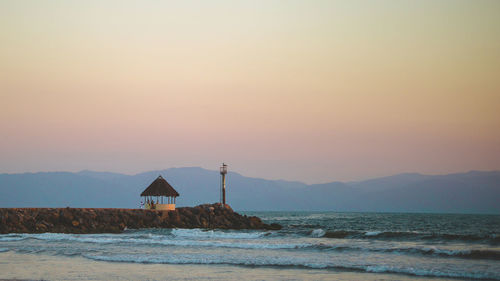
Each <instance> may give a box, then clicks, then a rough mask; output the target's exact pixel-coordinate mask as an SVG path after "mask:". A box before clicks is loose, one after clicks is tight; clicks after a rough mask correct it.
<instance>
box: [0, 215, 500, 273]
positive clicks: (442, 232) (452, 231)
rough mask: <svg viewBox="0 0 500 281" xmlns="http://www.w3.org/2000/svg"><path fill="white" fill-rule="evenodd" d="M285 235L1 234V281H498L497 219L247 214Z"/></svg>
mask: <svg viewBox="0 0 500 281" xmlns="http://www.w3.org/2000/svg"><path fill="white" fill-rule="evenodd" d="M242 213H243V214H246V215H255V216H258V217H260V218H261V219H262V220H263V221H264V222H266V223H279V224H281V225H282V226H283V228H282V229H281V230H276V231H266V230H207V229H127V230H126V231H125V232H123V233H121V234H59V233H42V234H3V235H0V279H12V278H19V279H31V280H40V279H43V280H238V279H240V280H414V279H422V280H428V279H436V280H464V279H465V280H472V279H477V280H500V215H472V214H413V213H412V214H410V213H338V212H242Z"/></svg>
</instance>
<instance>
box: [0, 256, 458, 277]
mask: <svg viewBox="0 0 500 281" xmlns="http://www.w3.org/2000/svg"><path fill="white" fill-rule="evenodd" d="M0 260H3V261H6V262H3V263H0V281H6V280H9V281H10V280H17V281H28V280H29V281H37V280H48V281H58V280H165V279H168V280H186V279H189V280H237V279H241V278H242V277H243V278H244V279H245V280H318V281H323V280H325V281H326V280H339V281H347V280H368V281H375V280H441V281H445V280H457V279H449V278H436V277H425V276H408V275H403V274H395V273H367V272H352V271H332V270H321V269H301V268H273V267H251V266H249V267H244V266H234V265H224V264H217V265H200V264H144V263H127V262H107V261H93V260H89V259H86V258H84V257H57V256H50V255H44V254H27V253H23V254H20V253H16V252H15V251H8V252H3V253H0ZM26 264H30V266H29V267H26Z"/></svg>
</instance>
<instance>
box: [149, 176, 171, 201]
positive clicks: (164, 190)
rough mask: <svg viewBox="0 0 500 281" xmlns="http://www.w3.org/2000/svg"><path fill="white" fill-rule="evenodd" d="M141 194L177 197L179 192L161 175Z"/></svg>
mask: <svg viewBox="0 0 500 281" xmlns="http://www.w3.org/2000/svg"><path fill="white" fill-rule="evenodd" d="M141 196H168V197H177V196H179V193H178V192H177V191H175V189H174V188H173V187H172V186H171V185H170V184H169V183H168V182H167V181H166V180H165V179H164V178H163V177H162V176H158V178H156V179H155V180H154V181H153V182H152V183H151V184H150V185H149V186H148V188H146V189H145V190H144V191H143V192H142V193H141Z"/></svg>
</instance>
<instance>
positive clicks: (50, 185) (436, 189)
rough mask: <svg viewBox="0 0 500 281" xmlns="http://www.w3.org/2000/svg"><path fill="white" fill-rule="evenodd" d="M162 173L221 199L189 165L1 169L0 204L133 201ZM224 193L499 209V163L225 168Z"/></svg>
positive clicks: (339, 203)
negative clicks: (357, 175) (347, 176)
mask: <svg viewBox="0 0 500 281" xmlns="http://www.w3.org/2000/svg"><path fill="white" fill-rule="evenodd" d="M160 174H161V175H163V177H165V178H166V179H167V180H168V182H169V183H170V184H172V186H174V188H175V189H176V190H177V191H178V192H179V193H180V195H181V196H180V197H179V198H178V200H177V203H178V205H179V206H194V205H198V204H202V203H212V202H217V201H219V184H220V176H219V173H218V171H211V170H206V169H202V168H198V167H190V168H172V169H167V170H162V171H151V172H145V173H140V174H137V175H124V174H118V173H106V172H92V171H81V172H78V173H69V172H48V173H24V174H0V207H66V206H71V207H113V208H118V207H120V208H137V207H138V206H139V202H140V197H139V194H140V193H141V192H142V191H143V190H144V189H145V188H146V187H147V186H148V185H149V184H150V183H151V182H152V181H153V180H154V179H155V178H156V177H157V176H158V175H160ZM227 198H228V199H227V200H228V202H229V204H230V205H231V206H232V207H233V208H234V209H236V210H271V211H280V210H306V211H307V210H309V211H348V212H349V211H355V212H364V211H369V212H453V213H495V214H500V203H499V202H500V171H491V172H481V171H471V172H468V173H460V174H449V175H436V176H434V175H433V176H431V175H421V174H399V175H395V176H390V177H383V178H376V179H371V180H366V181H359V182H331V183H325V184H313V185H307V184H304V183H301V182H292V181H283V180H265V179H259V178H250V177H245V176H242V175H240V174H238V173H234V172H230V173H229V174H228V177H227Z"/></svg>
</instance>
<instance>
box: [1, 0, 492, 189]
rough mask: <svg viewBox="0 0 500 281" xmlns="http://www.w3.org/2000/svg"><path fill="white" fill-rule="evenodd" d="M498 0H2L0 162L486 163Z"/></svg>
mask: <svg viewBox="0 0 500 281" xmlns="http://www.w3.org/2000/svg"><path fill="white" fill-rule="evenodd" d="M499 13H500V2H499V1H456V0H449V1H396V0H394V1H273V0H268V1H178V2H171V1H106V2H102V1H61V2H58V1H50V2H44V1H32V2H31V1H16V0H12V1H2V2H1V3H0V157H1V161H0V173H4V172H27V171H78V170H82V169H90V170H100V171H114V172H123V173H137V172H142V171H147V170H152V169H165V168H170V167H183V166H202V167H204V168H208V169H217V168H218V166H219V165H220V163H221V162H222V161H225V162H227V163H229V165H230V169H232V170H233V171H237V172H239V173H241V174H244V175H248V176H255V177H264V178H270V179H278V178H280V179H289V180H300V181H305V182H309V183H319V182H326V181H333V180H359V179H365V178H370V177H376V176H386V175H392V174H396V173H401V172H420V173H430V174H438V173H452V172H463V171H468V170H495V169H500V78H499V77H500V17H499V16H498V15H499Z"/></svg>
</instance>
